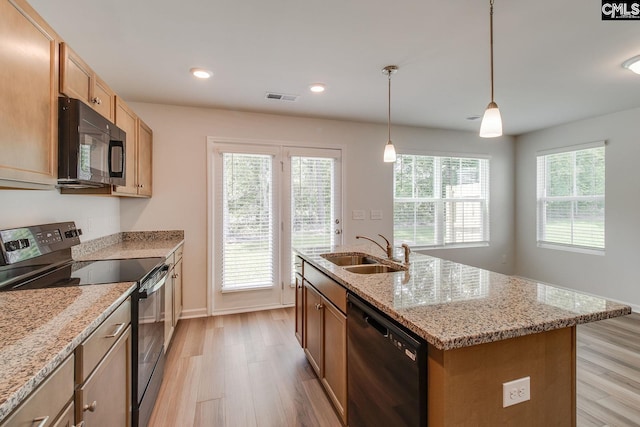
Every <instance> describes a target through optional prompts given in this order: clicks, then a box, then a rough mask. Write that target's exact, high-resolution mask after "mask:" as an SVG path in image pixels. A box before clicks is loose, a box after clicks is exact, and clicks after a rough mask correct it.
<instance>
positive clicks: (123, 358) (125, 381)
mask: <svg viewBox="0 0 640 427" xmlns="http://www.w3.org/2000/svg"><path fill="white" fill-rule="evenodd" d="M76 405H77V407H76V422H78V423H79V422H80V420H82V421H84V425H85V426H87V427H89V426H98V427H99V426H104V427H109V426H122V427H128V426H130V425H131V328H130V327H127V330H126V331H125V332H124V333H123V334H122V335H121V336H120V338H118V341H116V343H115V344H114V345H113V347H111V349H110V350H109V352H108V353H107V354H106V355H105V356H104V359H102V361H101V362H100V364H99V365H98V367H97V368H96V369H95V371H93V373H92V374H91V376H89V378H88V379H87V381H85V383H84V384H82V385H81V387H80V388H79V389H78V390H76Z"/></svg>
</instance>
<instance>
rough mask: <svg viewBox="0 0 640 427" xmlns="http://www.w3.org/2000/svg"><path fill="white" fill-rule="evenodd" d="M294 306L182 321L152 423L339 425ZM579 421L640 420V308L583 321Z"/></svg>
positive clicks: (175, 426)
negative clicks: (298, 329)
mask: <svg viewBox="0 0 640 427" xmlns="http://www.w3.org/2000/svg"><path fill="white" fill-rule="evenodd" d="M293 323H294V311H293V309H279V310H271V311H261V312H255V313H243V314H234V315H229V316H222V317H211V318H206V319H205V318H202V319H190V320H181V321H180V323H179V324H178V328H177V330H176V332H175V335H174V341H173V343H172V344H171V347H170V349H169V354H168V358H167V364H166V371H165V378H164V381H163V384H162V388H161V390H160V395H159V396H158V401H157V402H156V405H155V408H154V411H153V414H152V416H151V422H150V424H149V425H150V427H182V426H184V427H190V426H208V427H218V426H220V427H222V426H233V427H249V426H278V427H280V426H321V427H325V426H327V427H332V426H336V427H337V426H340V422H339V421H338V418H337V416H336V414H335V412H334V410H333V408H332V407H331V404H330V403H329V400H328V399H327V397H326V395H325V394H324V392H323V390H322V387H321V385H320V383H319V382H318V380H317V378H316V376H315V374H314V373H313V371H312V370H311V368H310V366H309V364H308V363H307V361H306V359H305V356H304V353H303V351H302V349H301V348H300V345H299V344H298V342H297V341H296V339H295V337H294V334H293ZM577 336H578V343H577V345H578V349H577V355H578V360H577V377H578V382H577V407H578V414H577V415H578V416H577V421H578V426H579V427H591V426H611V427H614V426H616V427H618V426H640V314H633V315H631V316H625V317H623V318H618V319H611V320H605V321H601V322H595V323H590V324H587V325H581V326H579V327H578V334H577Z"/></svg>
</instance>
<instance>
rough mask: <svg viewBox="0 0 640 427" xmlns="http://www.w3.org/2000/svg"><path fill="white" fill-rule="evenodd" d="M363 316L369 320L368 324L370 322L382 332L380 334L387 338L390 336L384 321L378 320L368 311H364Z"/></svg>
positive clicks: (365, 319)
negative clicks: (369, 314)
mask: <svg viewBox="0 0 640 427" xmlns="http://www.w3.org/2000/svg"><path fill="white" fill-rule="evenodd" d="M362 317H363V318H364V321H365V322H367V324H369V325H370V326H371V327H372V328H373V329H375V330H376V331H378V332H380V334H381V335H382V336H383V337H385V338H388V337H389V329H388V328H387V327H385V326H384V325H383V324H382V323H380V322H378V321H377V320H376V319H374V318H373V317H371V316H368V315H367V314H366V313H362Z"/></svg>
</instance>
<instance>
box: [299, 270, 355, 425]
mask: <svg viewBox="0 0 640 427" xmlns="http://www.w3.org/2000/svg"><path fill="white" fill-rule="evenodd" d="M304 273H305V274H304V278H303V287H302V290H303V291H304V294H303V298H302V304H301V306H302V324H303V329H304V331H303V336H304V339H303V348H304V352H305V354H306V356H307V360H308V361H309V363H310V364H311V366H312V367H313V369H314V371H315V372H316V374H317V375H318V378H319V379H320V382H321V383H322V385H323V387H324V389H325V391H326V392H327V395H328V396H329V398H330V399H331V402H332V403H333V405H334V407H335V408H336V410H337V412H338V414H339V415H340V418H341V419H342V422H343V423H345V425H346V423H347V316H346V315H345V313H343V312H342V311H341V310H340V309H339V308H338V306H341V305H342V304H343V299H344V301H345V303H346V289H344V288H343V287H342V286H341V285H339V284H338V283H337V282H335V281H333V280H332V279H330V278H328V277H327V276H324V275H323V274H322V273H320V272H319V271H318V270H317V269H315V268H314V267H312V266H310V265H309V264H307V263H305V267H304ZM307 277H310V280H312V281H311V282H310V281H307V280H306V279H307ZM314 281H315V282H316V283H318V286H319V287H320V288H322V289H323V290H326V292H327V294H323V293H321V292H320V291H319V290H318V289H317V288H316V287H315V285H316V283H313V282H314ZM296 291H297V289H296ZM330 297H331V299H329V298H330ZM297 302H298V299H296V303H297ZM334 302H335V304H334ZM299 309H300V308H299V307H296V311H298V310H299Z"/></svg>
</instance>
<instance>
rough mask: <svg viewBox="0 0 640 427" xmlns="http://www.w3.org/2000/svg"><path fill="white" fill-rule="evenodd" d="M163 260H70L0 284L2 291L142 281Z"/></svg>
mask: <svg viewBox="0 0 640 427" xmlns="http://www.w3.org/2000/svg"><path fill="white" fill-rule="evenodd" d="M163 262H164V258H132V259H111V260H99V261H73V262H71V263H69V264H65V265H63V266H61V267H58V268H56V269H55V270H52V271H50V272H48V273H46V274H43V275H40V276H36V277H35V278H31V279H29V280H27V281H24V282H19V283H14V284H12V285H10V286H5V287H4V288H1V289H0V290H2V291H8V290H24V289H42V288H57V287H66V286H83V285H97V284H104V283H118V282H138V283H140V282H143V281H144V279H145V278H146V277H147V276H148V275H149V274H150V273H151V272H152V271H154V270H155V269H156V268H157V267H160V266H161V265H162V264H163Z"/></svg>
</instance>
